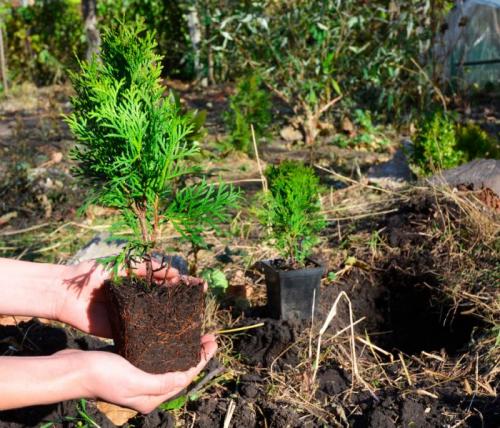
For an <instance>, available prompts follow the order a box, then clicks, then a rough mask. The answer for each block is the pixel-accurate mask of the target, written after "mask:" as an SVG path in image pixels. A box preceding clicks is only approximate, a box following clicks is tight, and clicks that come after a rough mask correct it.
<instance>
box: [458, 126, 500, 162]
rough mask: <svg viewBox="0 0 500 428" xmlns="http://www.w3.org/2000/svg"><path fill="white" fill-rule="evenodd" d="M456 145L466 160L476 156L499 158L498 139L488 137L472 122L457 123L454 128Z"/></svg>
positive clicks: (499, 143) (499, 147) (499, 144)
mask: <svg viewBox="0 0 500 428" xmlns="http://www.w3.org/2000/svg"><path fill="white" fill-rule="evenodd" d="M456 137H457V147H458V148H459V149H460V150H461V151H462V152H464V153H465V155H466V158H467V160H468V161H470V160H472V159H476V158H493V159H499V158H500V141H499V140H498V139H496V138H493V137H490V136H489V135H488V133H487V132H486V131H484V130H482V129H481V128H480V127H479V126H478V125H476V124H474V123H468V124H466V125H459V126H458V127H457V130H456Z"/></svg>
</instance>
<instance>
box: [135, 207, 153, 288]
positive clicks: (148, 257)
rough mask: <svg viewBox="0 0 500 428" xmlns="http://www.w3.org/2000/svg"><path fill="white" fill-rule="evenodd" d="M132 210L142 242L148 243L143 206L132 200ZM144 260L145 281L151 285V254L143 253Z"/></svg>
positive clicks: (149, 239) (149, 240)
mask: <svg viewBox="0 0 500 428" xmlns="http://www.w3.org/2000/svg"><path fill="white" fill-rule="evenodd" d="M132 210H133V211H134V213H135V215H136V216H137V219H138V220H139V226H140V228H141V235H142V240H143V242H144V243H145V244H150V243H151V236H150V235H149V231H148V225H147V223H146V220H147V219H146V208H145V206H144V205H141V206H139V205H138V204H137V202H134V203H133V204H132ZM144 262H145V263H146V282H147V283H148V285H151V284H152V283H153V262H152V260H151V254H144Z"/></svg>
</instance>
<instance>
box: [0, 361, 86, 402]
mask: <svg viewBox="0 0 500 428" xmlns="http://www.w3.org/2000/svg"><path fill="white" fill-rule="evenodd" d="M83 370H84V368H82V367H78V366H77V365H76V364H75V358H73V357H72V355H71V353H69V354H65V353H62V354H55V355H51V356H47V357H0V410H6V409H12V408H17V407H26V406H32V405H38V404H50V403H57V402H60V401H63V400H71V399H76V398H82V397H86V396H88V395H89V394H88V391H87V390H86V387H85V385H84V379H85V373H83Z"/></svg>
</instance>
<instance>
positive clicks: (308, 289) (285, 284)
mask: <svg viewBox="0 0 500 428" xmlns="http://www.w3.org/2000/svg"><path fill="white" fill-rule="evenodd" d="M266 178H267V182H268V191H267V192H265V193H264V196H263V207H262V209H261V210H260V212H259V219H260V221H261V223H262V224H263V225H264V226H265V227H266V229H267V231H268V233H269V238H270V242H271V243H272V245H273V246H274V247H275V248H276V249H277V250H278V252H279V253H280V255H281V258H278V259H273V260H264V261H262V262H261V266H262V267H263V270H264V274H265V278H266V286H267V304H268V309H269V312H270V315H271V316H272V317H274V318H280V319H285V320H291V319H307V318H311V314H312V305H313V300H314V299H316V303H317V299H318V298H319V288H320V282H321V276H322V275H323V267H322V266H321V265H320V264H319V263H317V262H315V261H314V260H312V259H310V258H309V256H310V254H311V252H312V249H313V247H314V245H315V244H317V242H318V235H319V233H320V232H321V231H322V230H323V229H324V228H325V226H326V221H325V218H324V216H323V215H322V213H321V200H320V196H319V192H320V185H319V179H318V177H317V176H316V175H315V174H314V171H313V170H312V169H311V168H309V167H307V166H305V165H303V164H301V163H298V162H294V161H284V162H282V163H281V164H280V165H277V166H271V167H269V168H268V169H267V171H266ZM316 307H317V305H316Z"/></svg>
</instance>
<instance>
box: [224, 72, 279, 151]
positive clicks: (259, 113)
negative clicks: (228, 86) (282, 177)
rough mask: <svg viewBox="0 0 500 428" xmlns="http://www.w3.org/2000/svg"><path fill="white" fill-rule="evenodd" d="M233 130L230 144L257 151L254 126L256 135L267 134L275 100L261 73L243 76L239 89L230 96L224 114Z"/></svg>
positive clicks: (227, 124) (235, 147) (234, 146)
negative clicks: (227, 107)
mask: <svg viewBox="0 0 500 428" xmlns="http://www.w3.org/2000/svg"><path fill="white" fill-rule="evenodd" d="M224 121H225V123H226V127H227V128H228V131H229V133H230V134H229V137H228V141H227V143H228V145H229V147H231V148H233V149H236V150H239V151H243V152H246V153H248V154H252V153H253V142H252V131H251V127H250V126H251V125H253V127H254V131H255V138H256V139H257V140H258V139H259V138H260V137H263V136H265V135H266V132H267V128H268V127H269V125H270V123H271V99H270V96H269V92H268V91H267V90H266V89H265V88H263V86H262V79H261V77H260V76H259V75H257V74H251V75H248V76H246V77H244V78H242V79H241V80H240V81H239V82H238V83H237V85H236V92H235V94H234V95H233V96H231V97H230V99H229V111H228V112H227V113H226V114H225V115H224Z"/></svg>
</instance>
